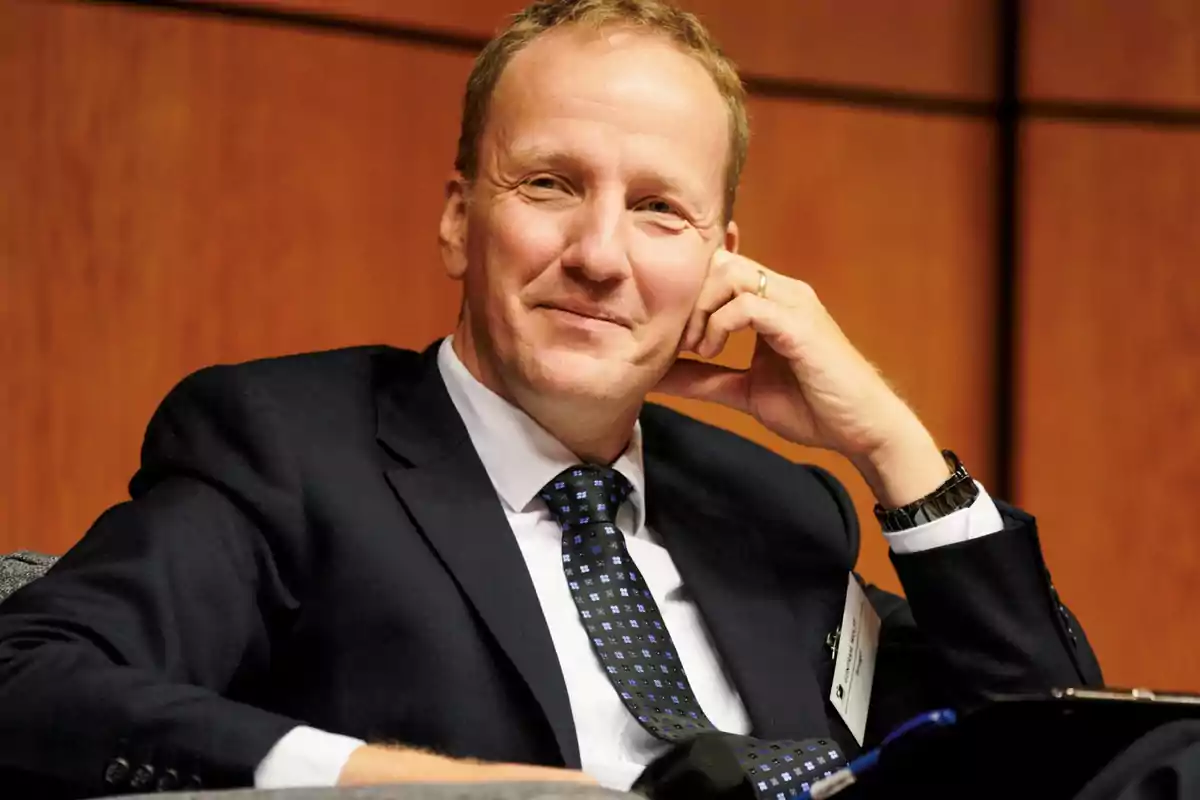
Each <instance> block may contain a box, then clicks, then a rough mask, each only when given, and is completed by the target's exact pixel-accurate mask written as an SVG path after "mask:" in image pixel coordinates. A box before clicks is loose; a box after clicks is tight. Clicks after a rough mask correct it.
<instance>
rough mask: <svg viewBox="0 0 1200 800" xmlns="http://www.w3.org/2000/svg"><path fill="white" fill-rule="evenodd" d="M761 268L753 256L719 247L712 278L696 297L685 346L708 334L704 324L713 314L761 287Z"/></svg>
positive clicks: (694, 347)
mask: <svg viewBox="0 0 1200 800" xmlns="http://www.w3.org/2000/svg"><path fill="white" fill-rule="evenodd" d="M760 269H761V268H760V267H759V266H758V265H757V264H755V262H753V261H751V260H750V259H748V258H743V257H741V256H738V255H736V254H734V253H730V252H728V251H726V250H718V251H716V253H714V254H713V258H712V263H711V266H710V267H709V273H708V278H707V279H706V280H705V282H704V285H703V286H702V287H701V288H700V296H699V297H698V298H697V299H696V305H695V307H693V309H692V314H691V316H690V317H689V318H688V324H687V326H686V327H685V328H684V332H683V340H682V346H683V349H684V350H695V349H696V344H697V343H698V342H699V341H700V339H701V337H703V335H704V326H705V323H706V322H707V321H708V315H709V314H711V313H712V312H714V311H716V310H717V309H718V308H720V307H721V306H723V305H725V304H726V303H728V302H729V301H730V300H732V299H733V298H735V297H737V296H738V295H739V294H743V293H747V292H749V293H754V292H756V291H757V290H758V280H759V270H760ZM763 271H764V272H765V271H766V270H763Z"/></svg>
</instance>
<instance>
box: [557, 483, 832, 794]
mask: <svg viewBox="0 0 1200 800" xmlns="http://www.w3.org/2000/svg"><path fill="white" fill-rule="evenodd" d="M630 491H631V487H630V485H629V481H627V480H626V479H625V477H624V476H623V475H621V474H620V473H619V472H617V471H616V470H613V469H611V468H609V467H598V466H592V465H580V466H578V467H571V468H570V469H567V470H564V471H563V472H562V473H561V474H559V475H558V477H556V478H555V479H554V480H552V481H550V483H548V484H546V486H545V487H544V488H543V489H542V492H541V495H540V496H541V498H542V500H544V501H545V502H546V506H547V507H548V508H549V509H550V513H551V515H553V516H554V518H555V519H556V520H557V521H558V524H559V527H560V528H561V529H562V533H563V536H562V561H563V572H564V573H565V575H566V578H567V585H568V586H569V587H570V589H571V596H572V597H573V598H574V600H575V608H576V610H577V611H578V612H579V616H580V619H581V620H582V622H583V625H584V628H585V629H586V630H587V632H588V638H589V639H590V640H591V643H592V650H593V651H594V652H595V653H596V656H597V657H598V658H599V659H600V664H601V666H602V667H604V670H605V672H606V673H607V674H608V678H609V680H610V681H612V685H613V688H614V689H616V691H617V694H618V695H620V697H621V700H622V702H624V703H625V707H626V708H628V709H629V713H631V714H633V716H634V717H635V718H636V719H637V721H638V722H640V723H641V724H642V727H644V728H645V729H646V730H647V731H649V732H650V733H651V734H653V735H654V736H656V737H657V738H659V739H664V740H666V741H669V742H680V741H684V740H686V739H691V738H693V737H695V736H697V735H699V734H702V733H706V732H716V731H718V728H717V727H716V726H715V725H713V724H712V722H710V721H709V719H708V717H707V716H705V714H704V711H703V709H701V708H700V703H699V702H698V701H697V700H696V696H695V694H694V693H693V692H692V687H691V684H690V683H688V678H687V673H685V672H684V670H683V663H682V662H681V661H680V659H679V654H678V652H677V651H676V649H675V644H674V642H672V641H671V634H670V633H669V632H668V631H667V626H666V624H665V623H664V622H663V617H662V613H661V612H660V611H659V610H658V605H657V604H656V603H655V602H654V597H653V596H652V595H651V594H650V587H649V586H647V585H646V581H645V580H644V579H643V578H642V575H641V573H640V571H639V570H638V568H637V565H636V564H634V563H633V559H631V558H630V557H629V551H628V550H627V549H626V548H625V537H624V536H623V535H622V533H621V531H620V530H618V528H617V525H616V519H617V509H619V508H620V507H621V503H623V502H624V501H625V499H626V498H627V497H628V496H629V492H630ZM739 741H740V744H739V746H738V752H737V758H738V762H739V763H740V764H741V766H742V767H743V769H744V770H745V771H746V774H747V775H748V776H749V778H750V782H751V783H752V784H753V785H754V788H755V792H756V794H757V795H758V796H759V797H761V798H770V799H771V800H786V798H788V797H795V796H796V795H798V794H799V793H800V792H802V791H807V789H808V788H809V784H810V783H811V782H812V781H814V780H816V779H817V778H821V777H824V776H825V775H828V774H830V773H832V772H833V771H834V770H835V769H838V768H840V767H842V766H843V765H844V763H845V762H844V760H843V758H842V756H841V753H840V752H839V751H838V748H837V745H836V744H835V743H834V742H832V741H831V740H826V739H810V740H805V741H792V740H782V741H775V742H764V741H760V740H756V739H752V738H749V737H742V738H741V739H740V740H739Z"/></svg>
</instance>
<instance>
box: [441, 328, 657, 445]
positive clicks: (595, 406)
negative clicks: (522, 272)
mask: <svg viewBox="0 0 1200 800" xmlns="http://www.w3.org/2000/svg"><path fill="white" fill-rule="evenodd" d="M464 327H465V326H462V325H460V326H459V329H458V330H457V331H456V332H455V334H454V341H453V342H452V343H451V344H452V346H453V347H454V353H455V355H457V356H458V360H459V361H461V362H462V364H463V366H464V367H466V368H467V371H468V372H470V373H471V376H472V377H473V378H475V380H477V381H479V382H480V383H481V384H483V385H484V386H485V387H487V388H488V389H490V390H491V391H492V392H495V393H496V394H497V395H499V396H500V397H503V398H504V399H505V400H507V401H508V402H509V403H511V404H512V405H514V406H516V407H517V408H519V409H521V410H522V411H524V412H525V413H526V414H528V415H529V416H530V418H531V419H533V421H534V422H536V423H537V424H539V425H541V426H542V428H544V429H545V430H546V432H547V433H549V434H550V435H551V436H553V437H554V438H555V439H557V440H558V441H559V442H560V443H562V445H563V446H564V447H566V448H567V449H568V450H570V451H571V452H572V453H574V454H575V456H576V457H577V458H578V459H579V460H580V461H582V462H585V463H589V464H602V465H606V466H607V465H609V464H611V463H613V462H614V461H616V460H617V459H618V458H620V457H621V454H622V453H624V452H625V449H626V448H627V447H628V446H629V440H630V438H631V437H632V436H633V426H634V425H635V424H636V423H637V419H638V415H639V414H640V413H641V411H642V404H643V402H644V400H643V399H642V398H640V397H639V398H637V399H636V400H635V401H633V402H630V403H626V404H621V405H618V404H615V403H614V402H613V400H612V399H603V400H601V399H595V398H579V397H572V398H561V397H547V396H545V395H541V394H538V393H537V392H535V391H532V390H528V389H527V390H525V391H520V390H519V389H518V390H517V391H511V390H510V389H509V387H508V386H507V385H506V384H505V382H504V381H503V380H501V379H500V376H499V375H498V374H497V372H496V370H495V369H493V368H491V367H489V366H488V365H489V364H490V361H488V360H487V359H486V358H483V357H482V356H481V354H480V353H479V352H478V350H477V348H476V347H475V346H474V344H473V342H472V338H471V336H470V334H469V333H465V332H464V330H463V328H464ZM464 334H465V335H464Z"/></svg>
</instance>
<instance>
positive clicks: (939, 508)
mask: <svg viewBox="0 0 1200 800" xmlns="http://www.w3.org/2000/svg"><path fill="white" fill-rule="evenodd" d="M942 457H943V458H945V459H946V464H947V465H949V467H950V469H951V470H952V471H953V474H952V475H951V476H950V477H949V478H947V479H946V482H945V483H943V484H942V485H941V486H939V487H938V488H937V489H935V490H934V491H933V493H932V494H927V495H925V496H924V497H922V498H921V499H920V500H916V501H914V502H912V503H909V504H908V505H906V506H901V507H900V508H884V507H883V506H881V505H879V504H876V505H875V518H876V519H878V520H879V524H880V525H882V526H883V532H884V533H896V532H898V531H905V530H908V529H909V528H915V527H917V526H918V525H924V524H925V523H927V522H933V521H934V520H935V519H941V518H942V517H944V516H947V515H949V514H953V513H954V512H955V511H958V510H960V509H963V508H967V507H968V506H970V505H971V504H972V503H974V502H975V498H976V497H978V496H979V486H977V485H976V483H975V481H974V480H973V479H972V478H971V476H970V475H968V474H967V468H966V467H964V466H963V465H962V462H961V461H959V460H958V456H956V455H954V453H953V452H952V451H950V450H943V451H942Z"/></svg>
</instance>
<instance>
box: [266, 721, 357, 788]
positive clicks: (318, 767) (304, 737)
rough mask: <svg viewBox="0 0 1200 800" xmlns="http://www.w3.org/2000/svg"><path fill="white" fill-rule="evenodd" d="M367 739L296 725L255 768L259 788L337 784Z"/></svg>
mask: <svg viewBox="0 0 1200 800" xmlns="http://www.w3.org/2000/svg"><path fill="white" fill-rule="evenodd" d="M364 744H366V742H364V741H362V740H361V739H355V738H353V737H350V736H341V735H340V734H336V733H326V732H325V731H320V730H317V729H316V728H309V727H306V726H304V725H300V726H298V727H295V728H292V729H291V730H290V731H288V732H287V733H286V734H284V736H283V738H282V739H280V740H279V741H278V742H276V743H275V746H274V747H272V748H271V750H270V752H268V753H267V756H266V758H264V759H263V760H262V761H260V762H259V764H258V768H257V769H255V770H254V788H255V789H290V788H293V787H297V786H337V782H338V778H339V777H340V776H341V774H342V768H343V767H345V766H346V762H347V761H349V760H350V754H351V753H353V752H354V751H355V750H357V749H358V748H359V747H362V746H363V745H364Z"/></svg>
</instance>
